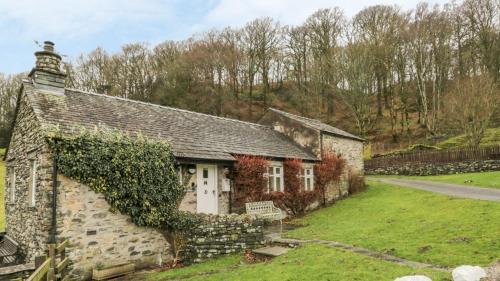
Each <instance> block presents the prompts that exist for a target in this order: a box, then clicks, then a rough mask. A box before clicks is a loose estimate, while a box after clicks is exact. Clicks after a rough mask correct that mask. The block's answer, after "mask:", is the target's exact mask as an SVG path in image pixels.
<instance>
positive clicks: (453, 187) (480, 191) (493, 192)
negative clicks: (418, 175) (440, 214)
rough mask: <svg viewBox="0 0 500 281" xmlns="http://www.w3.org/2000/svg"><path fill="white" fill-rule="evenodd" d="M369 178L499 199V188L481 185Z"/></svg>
mask: <svg viewBox="0 0 500 281" xmlns="http://www.w3.org/2000/svg"><path fill="white" fill-rule="evenodd" d="M369 180H373V181H379V182H383V183H388V184H394V185H400V186H407V187H411V188H416V189H421V190H427V191H431V192H436V193H442V194H446V195H450V196H454V197H461V198H470V199H480V200H488V201H500V189H493V188H483V187H475V186H468V185H459V184H452V183H443V182H434V181H425V180H410V179H399V178H369ZM499 180H500V179H499Z"/></svg>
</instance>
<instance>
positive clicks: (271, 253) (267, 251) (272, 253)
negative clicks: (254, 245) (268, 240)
mask: <svg viewBox="0 0 500 281" xmlns="http://www.w3.org/2000/svg"><path fill="white" fill-rule="evenodd" d="M288 250H290V248H285V247H280V246H270V247H263V248H259V249H255V250H253V251H252V252H254V254H257V255H262V256H268V257H279V256H281V255H283V254H286V253H287V252H288Z"/></svg>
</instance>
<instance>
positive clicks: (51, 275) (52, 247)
mask: <svg viewBox="0 0 500 281" xmlns="http://www.w3.org/2000/svg"><path fill="white" fill-rule="evenodd" d="M49 258H50V269H49V272H48V274H47V281H55V280H56V275H55V270H56V244H49Z"/></svg>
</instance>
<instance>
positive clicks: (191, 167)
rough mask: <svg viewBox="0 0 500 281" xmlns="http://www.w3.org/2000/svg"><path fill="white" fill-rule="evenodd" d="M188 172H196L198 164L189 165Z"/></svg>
mask: <svg viewBox="0 0 500 281" xmlns="http://www.w3.org/2000/svg"><path fill="white" fill-rule="evenodd" d="M188 173H190V174H191V175H192V174H194V173H196V166H195V165H189V166H188Z"/></svg>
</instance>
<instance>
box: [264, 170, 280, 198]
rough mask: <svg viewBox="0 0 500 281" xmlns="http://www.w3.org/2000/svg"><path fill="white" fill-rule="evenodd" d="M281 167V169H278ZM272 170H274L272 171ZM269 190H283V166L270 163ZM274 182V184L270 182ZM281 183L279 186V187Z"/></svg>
mask: <svg viewBox="0 0 500 281" xmlns="http://www.w3.org/2000/svg"><path fill="white" fill-rule="evenodd" d="M278 169H279V170H278ZM271 171H272V172H271ZM268 177H269V179H268V181H267V192H268V193H269V192H283V166H280V165H270V166H269V167H268ZM270 183H272V184H270ZM278 183H279V187H278V188H277V186H278Z"/></svg>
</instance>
